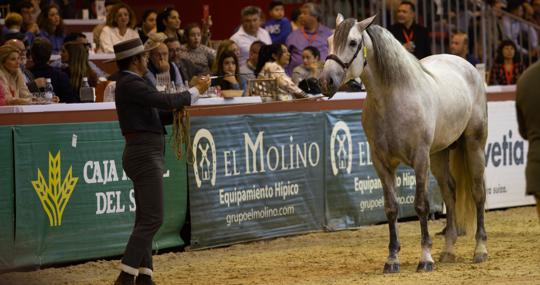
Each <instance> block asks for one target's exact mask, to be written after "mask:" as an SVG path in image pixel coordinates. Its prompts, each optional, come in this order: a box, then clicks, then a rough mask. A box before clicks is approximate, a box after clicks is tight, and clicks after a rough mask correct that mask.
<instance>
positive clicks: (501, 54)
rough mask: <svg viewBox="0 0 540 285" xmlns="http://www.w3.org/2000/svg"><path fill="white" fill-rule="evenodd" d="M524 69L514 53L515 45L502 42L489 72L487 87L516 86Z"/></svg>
mask: <svg viewBox="0 0 540 285" xmlns="http://www.w3.org/2000/svg"><path fill="white" fill-rule="evenodd" d="M524 69H525V67H524V66H523V64H522V63H521V61H520V60H519V56H518V54H517V52H516V44H514V42H513V41H511V40H504V41H502V42H501V44H500V45H499V47H498V48H497V56H496V57H495V62H494V63H493V66H492V67H491V71H490V72H489V85H512V84H516V82H517V80H518V78H519V76H520V75H521V74H522V73H523V71H524Z"/></svg>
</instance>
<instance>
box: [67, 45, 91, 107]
mask: <svg viewBox="0 0 540 285" xmlns="http://www.w3.org/2000/svg"><path fill="white" fill-rule="evenodd" d="M62 57H63V58H62V61H64V62H66V63H67V64H66V65H65V67H64V68H63V71H64V72H65V73H66V74H67V75H68V77H69V83H70V85H71V87H72V88H73V94H79V90H80V89H81V86H82V82H83V77H86V78H87V79H88V83H89V84H90V86H93V87H96V85H97V81H98V76H97V74H96V73H95V72H94V71H93V70H92V68H91V67H90V65H89V64H88V62H89V60H88V48H87V47H86V46H85V44H84V43H81V42H77V41H71V42H66V43H65V44H64V47H63V49H62ZM79 99H80V98H79Z"/></svg>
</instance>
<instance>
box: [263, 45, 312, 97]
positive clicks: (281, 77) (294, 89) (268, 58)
mask: <svg viewBox="0 0 540 285" xmlns="http://www.w3.org/2000/svg"><path fill="white" fill-rule="evenodd" d="M290 59H291V54H290V53H289V50H288V49H287V47H286V46H285V45H283V44H271V45H267V46H263V47H261V50H260V51H259V61H258V62H257V69H256V70H255V74H256V75H257V78H270V79H276V81H277V84H278V88H279V89H280V92H279V93H280V95H279V100H280V101H288V100H291V99H292V97H291V95H290V94H292V95H293V96H294V98H306V97H307V94H306V93H305V92H304V91H302V89H300V88H299V87H298V86H296V84H294V82H292V80H291V78H290V77H289V76H288V75H287V74H286V73H285V68H284V67H285V66H286V65H287V64H288V63H289V61H290Z"/></svg>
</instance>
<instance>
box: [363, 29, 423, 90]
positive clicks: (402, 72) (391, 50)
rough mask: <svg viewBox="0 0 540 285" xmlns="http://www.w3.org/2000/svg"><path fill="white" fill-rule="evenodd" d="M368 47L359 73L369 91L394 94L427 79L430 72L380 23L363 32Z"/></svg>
mask: <svg viewBox="0 0 540 285" xmlns="http://www.w3.org/2000/svg"><path fill="white" fill-rule="evenodd" d="M363 37H364V39H365V45H366V47H367V49H368V55H367V65H366V67H365V68H364V72H363V73H362V75H361V78H362V82H363V83H364V85H365V86H366V89H367V91H368V94H369V93H377V94H380V95H381V96H382V95H383V94H394V93H396V92H394V91H396V90H406V89H408V88H409V87H412V86H415V85H418V83H419V82H426V79H427V77H429V76H430V75H429V73H428V72H427V71H426V70H425V69H424V68H423V67H422V65H421V64H420V62H418V60H417V59H416V58H415V57H414V56H413V55H412V54H410V53H409V52H408V51H407V50H406V49H405V48H404V47H403V46H402V45H401V43H399V42H398V41H397V40H396V39H395V38H394V37H393V36H392V34H391V33H390V32H389V31H387V30H386V29H384V28H382V27H379V26H372V27H370V28H369V33H368V32H367V31H363Z"/></svg>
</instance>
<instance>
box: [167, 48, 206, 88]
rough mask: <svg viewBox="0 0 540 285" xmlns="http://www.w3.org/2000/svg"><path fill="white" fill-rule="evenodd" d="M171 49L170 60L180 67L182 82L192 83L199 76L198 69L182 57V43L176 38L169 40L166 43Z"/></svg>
mask: <svg viewBox="0 0 540 285" xmlns="http://www.w3.org/2000/svg"><path fill="white" fill-rule="evenodd" d="M164 43H165V44H166V45H167V48H169V60H170V61H172V62H173V63H174V64H176V66H177V67H178V71H180V75H181V76H182V80H183V81H184V82H185V81H190V80H191V78H193V76H196V75H200V74H197V68H196V67H195V65H194V64H193V63H191V61H189V60H187V59H185V58H181V57H180V42H179V41H178V39H175V38H167V39H166V40H165V42H164Z"/></svg>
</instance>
